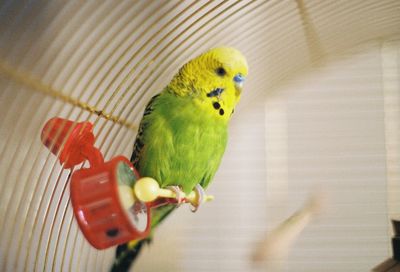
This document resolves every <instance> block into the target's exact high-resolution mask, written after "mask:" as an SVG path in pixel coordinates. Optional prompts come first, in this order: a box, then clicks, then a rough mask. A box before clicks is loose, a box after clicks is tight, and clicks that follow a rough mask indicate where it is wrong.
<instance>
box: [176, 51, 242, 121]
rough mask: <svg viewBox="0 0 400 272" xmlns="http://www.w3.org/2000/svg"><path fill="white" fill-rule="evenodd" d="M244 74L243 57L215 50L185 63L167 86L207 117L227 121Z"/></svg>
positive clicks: (239, 54)
mask: <svg viewBox="0 0 400 272" xmlns="http://www.w3.org/2000/svg"><path fill="white" fill-rule="evenodd" d="M247 73H248V66H247V61H246V59H245V57H244V56H243V55H242V53H240V52H239V51H238V50H236V49H234V48H231V47H218V48H214V49H211V50H209V51H207V52H205V53H203V54H201V55H200V56H198V57H196V58H194V59H192V60H191V61H189V62H188V63H186V64H185V65H184V66H183V67H182V68H181V69H180V70H179V73H178V74H177V75H176V76H175V77H174V79H173V80H172V81H171V83H170V85H169V86H170V89H171V90H172V91H173V92H174V93H175V94H177V95H179V96H190V97H191V98H193V100H194V102H196V104H197V105H199V106H201V107H202V108H204V109H205V110H206V111H209V112H210V114H215V112H217V116H218V118H222V119H229V117H230V115H231V112H233V109H234V107H235V105H236V103H237V102H238V101H239V98H240V95H241V92H242V86H243V82H244V80H245V78H246V76H247ZM209 108H210V109H209Z"/></svg>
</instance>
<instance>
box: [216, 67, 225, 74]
mask: <svg viewBox="0 0 400 272" xmlns="http://www.w3.org/2000/svg"><path fill="white" fill-rule="evenodd" d="M215 72H216V73H217V75H219V76H224V75H226V71H225V69H224V68H222V67H218V68H217V70H215Z"/></svg>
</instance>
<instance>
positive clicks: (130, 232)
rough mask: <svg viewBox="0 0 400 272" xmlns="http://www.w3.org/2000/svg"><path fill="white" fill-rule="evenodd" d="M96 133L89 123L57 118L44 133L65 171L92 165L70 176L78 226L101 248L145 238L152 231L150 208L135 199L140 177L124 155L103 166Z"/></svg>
mask: <svg viewBox="0 0 400 272" xmlns="http://www.w3.org/2000/svg"><path fill="white" fill-rule="evenodd" d="M92 129H93V125H92V124H91V123H89V122H81V123H74V122H72V121H69V120H65V119H62V118H53V119H50V120H49V121H48V122H47V123H46V124H45V126H44V128H43V130H42V134H41V139H42V142H43V144H44V145H45V146H46V147H48V148H49V149H50V150H51V152H52V153H53V154H55V155H59V160H60V163H61V164H63V167H64V168H72V167H73V166H75V165H77V164H80V163H82V162H84V161H85V160H88V161H89V163H90V167H89V168H83V169H80V170H76V171H74V172H73V173H72V175H71V183H70V193H71V202H72V206H73V210H74V214H75V218H76V219H77V221H78V224H79V227H80V229H81V231H82V232H83V234H84V236H85V238H86V239H87V240H88V241H89V243H90V244H91V245H92V246H94V247H95V248H97V249H105V248H108V247H111V246H115V245H118V244H122V243H126V242H128V241H131V240H134V239H140V238H144V237H146V236H147V235H148V234H149V231H150V215H149V205H148V204H147V203H144V202H142V201H140V200H135V199H134V197H133V192H132V187H133V185H134V184H135V182H136V181H137V180H138V179H139V175H138V173H137V171H136V170H135V169H134V167H133V165H132V164H131V162H130V161H129V160H128V159H127V158H125V157H123V156H117V157H115V158H113V159H112V160H110V161H108V162H104V159H103V155H102V154H101V152H100V151H99V150H98V149H97V148H95V147H94V146H93V144H94V142H95V137H94V135H93V132H92Z"/></svg>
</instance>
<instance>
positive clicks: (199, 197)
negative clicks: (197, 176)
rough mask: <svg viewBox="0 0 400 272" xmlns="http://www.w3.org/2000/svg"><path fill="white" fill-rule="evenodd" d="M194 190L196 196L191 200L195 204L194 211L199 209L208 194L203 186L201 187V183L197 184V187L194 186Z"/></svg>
mask: <svg viewBox="0 0 400 272" xmlns="http://www.w3.org/2000/svg"><path fill="white" fill-rule="evenodd" d="M194 192H195V194H196V197H195V198H194V201H191V202H190V204H192V206H193V209H192V212H196V211H197V210H198V209H199V207H200V205H201V204H203V202H204V197H205V195H206V193H205V191H204V189H203V187H201V185H200V184H197V185H196V187H194Z"/></svg>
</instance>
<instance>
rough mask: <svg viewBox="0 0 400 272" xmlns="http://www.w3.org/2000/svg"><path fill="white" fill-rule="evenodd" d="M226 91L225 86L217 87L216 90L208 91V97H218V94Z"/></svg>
mask: <svg viewBox="0 0 400 272" xmlns="http://www.w3.org/2000/svg"><path fill="white" fill-rule="evenodd" d="M223 91H224V89H223V88H215V89H214V90H212V91H211V92H209V93H207V97H216V96H220V95H221V94H222V92H223Z"/></svg>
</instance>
